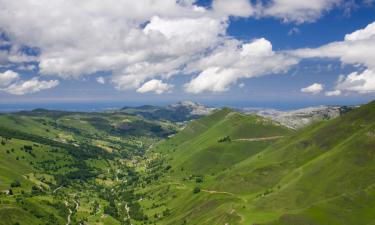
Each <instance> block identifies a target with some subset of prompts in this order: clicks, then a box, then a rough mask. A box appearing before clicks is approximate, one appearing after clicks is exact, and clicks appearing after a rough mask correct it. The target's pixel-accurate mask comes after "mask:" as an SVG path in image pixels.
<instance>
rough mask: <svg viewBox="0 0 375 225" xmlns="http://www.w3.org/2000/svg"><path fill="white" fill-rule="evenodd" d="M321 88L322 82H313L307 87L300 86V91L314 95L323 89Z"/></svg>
mask: <svg viewBox="0 0 375 225" xmlns="http://www.w3.org/2000/svg"><path fill="white" fill-rule="evenodd" d="M323 89H324V88H323V85H322V84H318V83H314V84H312V85H310V86H308V87H305V88H302V89H301V92H304V93H310V94H313V95H316V94H319V93H320V92H321V91H323Z"/></svg>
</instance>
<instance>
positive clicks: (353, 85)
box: [336, 69, 375, 94]
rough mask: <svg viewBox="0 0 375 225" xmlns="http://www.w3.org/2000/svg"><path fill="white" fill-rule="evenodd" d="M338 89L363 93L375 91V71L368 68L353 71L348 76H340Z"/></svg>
mask: <svg viewBox="0 0 375 225" xmlns="http://www.w3.org/2000/svg"><path fill="white" fill-rule="evenodd" d="M336 89H337V90H340V91H353V92H358V93H362V94H363V93H370V92H375V72H374V71H372V70H368V69H367V70H365V71H363V72H353V73H351V74H349V75H348V76H346V77H345V76H340V77H339V80H338V84H337V86H336Z"/></svg>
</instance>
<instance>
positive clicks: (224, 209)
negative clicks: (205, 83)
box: [155, 102, 375, 225]
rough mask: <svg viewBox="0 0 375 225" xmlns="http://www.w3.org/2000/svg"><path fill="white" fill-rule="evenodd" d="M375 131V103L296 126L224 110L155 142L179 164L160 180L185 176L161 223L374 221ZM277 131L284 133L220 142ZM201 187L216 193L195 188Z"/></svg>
mask: <svg viewBox="0 0 375 225" xmlns="http://www.w3.org/2000/svg"><path fill="white" fill-rule="evenodd" d="M374 134H375V102H372V103H370V104H368V105H365V106H362V107H360V108H359V109H356V110H353V111H352V112H349V113H348V114H345V115H343V116H341V117H339V118H337V119H334V120H330V121H323V122H318V123H316V124H313V125H311V126H308V127H305V128H304V129H301V130H299V131H297V132H295V133H293V132H290V131H289V130H287V129H285V128H283V127H280V126H277V125H276V124H274V123H272V122H269V121H267V120H265V119H262V118H257V117H251V116H244V115H240V114H238V113H233V112H231V111H230V110H228V109H225V110H222V111H218V112H216V113H215V114H214V115H213V116H212V117H211V118H210V117H206V118H202V119H200V120H197V121H195V122H193V123H191V124H190V125H188V126H187V127H186V128H185V130H183V131H182V132H180V133H179V134H177V135H176V136H174V137H173V138H171V139H169V140H167V141H165V142H163V143H161V144H160V145H159V146H156V147H155V151H156V152H159V153H161V154H164V155H165V157H166V159H167V163H169V164H170V165H172V168H173V169H174V171H171V172H169V174H168V175H167V176H165V178H164V180H162V181H160V182H158V183H159V185H160V184H165V183H167V181H168V182H170V183H173V182H177V183H180V184H179V187H180V188H176V189H170V190H169V192H168V194H165V195H166V196H170V195H174V196H175V198H174V199H171V200H166V202H165V204H166V205H167V207H171V208H173V209H174V214H173V215H172V216H170V217H167V218H166V219H164V220H161V222H160V223H161V224H173V223H175V224H178V223H182V222H183V221H184V220H186V221H190V223H188V224H206V223H207V224H209V223H211V224H225V223H229V224H272V225H276V224H285V225H286V224H299V225H300V224H302V225H303V224H306V225H307V224H309V225H311V224H312V225H328V224H334V225H335V224H345V225H357V224H373V223H374V220H375V217H374V216H373V215H374V201H373V198H374V193H375V192H374V189H373V185H374V184H375V175H374V174H375V135H374ZM278 135H283V136H285V137H284V138H282V139H280V140H278V141H270V142H267V143H263V142H245V143H242V142H241V143H240V142H233V141H232V142H224V143H218V142H217V140H218V139H219V138H222V137H224V136H230V137H231V138H232V139H236V138H250V137H265V136H278ZM181 168H183V169H181ZM191 174H196V175H197V174H200V175H204V181H203V183H195V182H194V177H193V178H192V179H186V178H188V177H189V175H191ZM182 178H184V179H182ZM158 183H156V184H155V185H157V184H158ZM195 186H201V188H202V189H205V190H211V191H215V192H216V194H208V193H204V192H201V193H198V194H192V190H193V188H194V187H195ZM181 187H184V188H181ZM221 193H227V194H221ZM207 195H208V196H207ZM212 195H214V196H212ZM212 197H215V200H214V201H212V199H211V198H212ZM165 198H166V199H168V198H167V197H165ZM207 204H210V206H209V207H208V206H207ZM194 209H197V210H194ZM228 212H229V213H230V212H232V214H233V215H232V216H233V217H230V216H229V217H227V216H228Z"/></svg>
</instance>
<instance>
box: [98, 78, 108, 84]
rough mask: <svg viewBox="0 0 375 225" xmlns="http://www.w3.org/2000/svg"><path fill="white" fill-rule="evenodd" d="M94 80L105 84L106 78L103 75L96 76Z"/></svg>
mask: <svg viewBox="0 0 375 225" xmlns="http://www.w3.org/2000/svg"><path fill="white" fill-rule="evenodd" d="M96 82H98V83H99V84H105V83H106V80H105V78H104V77H97V78H96Z"/></svg>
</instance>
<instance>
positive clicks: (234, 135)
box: [156, 109, 291, 174]
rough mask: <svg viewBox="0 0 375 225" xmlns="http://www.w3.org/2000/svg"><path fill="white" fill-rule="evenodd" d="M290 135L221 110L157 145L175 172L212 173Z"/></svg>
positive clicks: (263, 121) (252, 118)
mask: <svg viewBox="0 0 375 225" xmlns="http://www.w3.org/2000/svg"><path fill="white" fill-rule="evenodd" d="M290 133H291V130H289V129H288V128H286V127H283V126H281V125H279V124H277V123H274V122H272V121H270V120H268V119H264V118H262V117H259V116H254V115H251V116H250V115H244V114H240V113H238V112H234V111H232V110H230V109H222V110H218V111H216V112H214V113H213V114H212V115H210V116H207V117H204V118H201V119H198V120H196V121H193V122H191V123H190V124H189V125H187V127H186V128H185V129H184V130H183V131H181V132H180V133H178V134H177V135H175V136H174V137H172V138H170V139H169V140H166V141H164V142H163V143H161V144H160V145H159V146H157V147H156V151H160V152H162V153H165V154H168V156H169V159H170V162H169V163H170V165H171V166H172V168H173V169H174V171H175V172H179V173H181V174H212V173H217V172H220V171H222V170H224V169H227V168H229V167H231V166H233V165H234V164H236V163H238V162H240V161H242V160H245V159H246V158H248V157H250V156H252V155H254V154H256V153H258V152H260V151H261V150H263V149H265V148H266V147H267V146H269V145H270V144H272V143H274V142H275V140H277V139H279V138H281V137H283V136H287V135H289V134H290ZM226 137H227V139H228V140H225V138H226ZM229 139H230V140H229ZM258 139H259V140H258Z"/></svg>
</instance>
